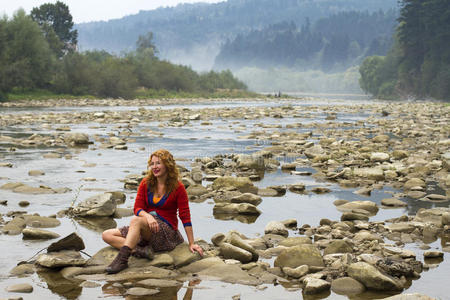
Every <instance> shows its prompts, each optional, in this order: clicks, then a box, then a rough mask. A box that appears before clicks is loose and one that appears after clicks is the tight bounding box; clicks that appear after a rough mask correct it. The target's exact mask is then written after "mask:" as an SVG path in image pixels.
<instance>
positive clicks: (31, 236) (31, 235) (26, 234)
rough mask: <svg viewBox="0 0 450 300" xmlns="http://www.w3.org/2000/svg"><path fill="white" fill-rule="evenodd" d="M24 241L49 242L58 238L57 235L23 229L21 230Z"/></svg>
mask: <svg viewBox="0 0 450 300" xmlns="http://www.w3.org/2000/svg"><path fill="white" fill-rule="evenodd" d="M22 235H23V236H22V238H23V239H24V240H51V239H56V238H58V237H59V234H57V233H55V232H51V231H48V230H43V229H37V228H25V229H24V230H22Z"/></svg>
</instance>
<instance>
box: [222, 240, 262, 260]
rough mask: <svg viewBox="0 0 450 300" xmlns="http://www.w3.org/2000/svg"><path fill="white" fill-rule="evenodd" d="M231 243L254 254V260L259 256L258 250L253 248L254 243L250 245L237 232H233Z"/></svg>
mask: <svg viewBox="0 0 450 300" xmlns="http://www.w3.org/2000/svg"><path fill="white" fill-rule="evenodd" d="M228 241H229V243H230V244H231V245H233V246H236V247H239V248H241V249H244V250H246V251H248V252H250V253H251V254H252V261H257V260H258V258H259V255H258V253H257V252H256V250H255V248H253V246H252V245H250V244H249V243H248V242H247V241H245V240H244V239H242V238H241V237H240V236H239V235H237V234H231V235H230V237H229V239H228Z"/></svg>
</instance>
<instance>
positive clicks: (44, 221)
mask: <svg viewBox="0 0 450 300" xmlns="http://www.w3.org/2000/svg"><path fill="white" fill-rule="evenodd" d="M23 217H24V218H25V222H26V224H27V226H30V227H35V228H50V227H58V226H59V225H61V222H60V221H59V220H58V219H56V218H51V217H42V216H35V215H24V216H23Z"/></svg>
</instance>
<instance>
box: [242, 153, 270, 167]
mask: <svg viewBox="0 0 450 300" xmlns="http://www.w3.org/2000/svg"><path fill="white" fill-rule="evenodd" d="M236 164H237V167H238V168H240V169H254V170H264V157H263V156H262V155H257V154H253V155H248V154H239V155H238V156H237V159H236Z"/></svg>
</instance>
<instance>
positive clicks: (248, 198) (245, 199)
mask: <svg viewBox="0 0 450 300" xmlns="http://www.w3.org/2000/svg"><path fill="white" fill-rule="evenodd" d="M261 202H262V198H261V197H260V196H258V195H255V194H252V193H244V194H241V195H239V196H234V197H233V198H231V203H250V204H253V205H254V206H258V205H259V204H260V203H261Z"/></svg>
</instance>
